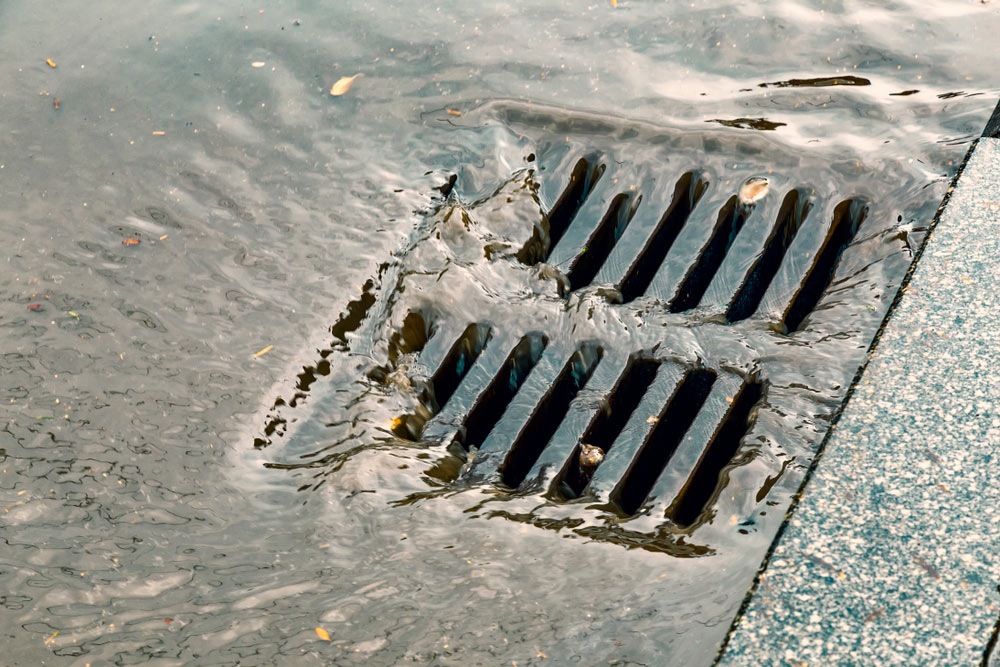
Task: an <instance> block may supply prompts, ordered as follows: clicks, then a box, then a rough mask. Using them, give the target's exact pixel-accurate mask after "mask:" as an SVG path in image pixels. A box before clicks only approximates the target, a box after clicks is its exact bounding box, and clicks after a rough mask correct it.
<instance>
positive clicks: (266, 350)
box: [253, 345, 274, 359]
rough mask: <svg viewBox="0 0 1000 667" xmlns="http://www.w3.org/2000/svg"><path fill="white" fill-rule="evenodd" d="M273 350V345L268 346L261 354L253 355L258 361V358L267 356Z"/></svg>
mask: <svg viewBox="0 0 1000 667" xmlns="http://www.w3.org/2000/svg"><path fill="white" fill-rule="evenodd" d="M273 349H274V346H273V345H268V346H267V347H265V348H264V349H263V350H261V351H260V352H258V353H257V354H255V355H253V358H254V359H256V358H257V357H261V356H263V355H265V354H267V353H268V352H270V351H271V350H273Z"/></svg>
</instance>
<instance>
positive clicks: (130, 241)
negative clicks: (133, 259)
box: [122, 239, 142, 245]
mask: <svg viewBox="0 0 1000 667" xmlns="http://www.w3.org/2000/svg"><path fill="white" fill-rule="evenodd" d="M140 243H142V239H124V240H123V241H122V245H139V244H140Z"/></svg>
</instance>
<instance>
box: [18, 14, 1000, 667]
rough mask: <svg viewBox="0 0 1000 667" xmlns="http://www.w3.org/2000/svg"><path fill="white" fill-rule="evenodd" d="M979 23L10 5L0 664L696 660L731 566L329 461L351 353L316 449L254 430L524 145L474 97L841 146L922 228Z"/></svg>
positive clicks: (805, 151)
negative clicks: (498, 512) (433, 223)
mask: <svg viewBox="0 0 1000 667" xmlns="http://www.w3.org/2000/svg"><path fill="white" fill-rule="evenodd" d="M998 27H1000V19H998V10H997V8H996V7H995V6H993V5H992V4H983V3H980V2H972V1H971V0H968V1H967V0H962V1H957V0H950V1H946V2H937V3H933V5H931V6H928V5H927V4H926V3H917V2H894V3H874V2H858V1H852V2H846V1H842V2H818V1H816V2H802V1H800V2H780V3H742V4H735V3H724V2H693V3H662V2H640V1H634V0H619V2H618V3H617V6H614V3H602V2H595V3H590V4H586V3H572V2H565V1H563V2H556V3H551V2H550V3H544V4H543V3H538V4H535V5H524V4H503V5H501V4H493V3H482V2H466V3H457V2H451V3H443V4H425V3H410V2H406V3H394V4H392V5H388V4H385V5H378V4H371V5H360V6H352V5H349V4H339V5H335V6H327V5H322V4H319V3H306V2H301V3H293V2H277V3H270V4H268V5H266V6H265V5H261V6H247V5H243V4H239V3H221V4H220V3H215V4H212V5H205V4H202V3H197V2H191V3H183V4H177V3H166V2H150V3H144V4H143V5H141V6H138V7H134V8H133V7H130V8H128V9H127V10H125V9H123V8H122V7H121V6H119V5H117V4H115V5H113V4H111V3H88V4H86V5H83V4H73V5H70V6H67V5H65V4H59V5H55V4H54V5H49V6H46V5H39V4H37V3H33V4H30V5H29V4H27V3H4V4H2V5H0V63H2V65H3V66H2V68H0V101H2V108H3V111H4V121H3V133H2V134H0V241H2V255H0V257H2V258H3V263H4V273H3V279H2V280H0V289H2V298H0V325H2V327H3V333H4V335H3V341H4V342H3V344H2V347H0V389H2V392H3V395H2V396H0V400H2V402H3V405H4V408H5V410H4V425H3V430H2V431H0V499H2V502H3V504H4V510H5V511H4V516H3V520H2V522H0V538H2V549H0V637H2V638H3V645H4V646H5V657H4V662H5V663H7V664H15V665H33V664H40V663H42V662H46V663H47V664H74V665H75V664H80V665H84V664H93V665H99V664H133V663H138V662H146V661H150V660H153V659H155V660H157V661H159V664H236V663H239V664H285V663H287V662H291V661H293V660H294V661H296V662H298V663H305V664H333V663H336V664H353V663H362V662H365V663H373V664H396V663H401V662H415V663H418V664H422V663H428V664H429V663H440V664H506V663H510V662H511V661H516V662H517V664H519V665H524V664H543V663H545V662H547V661H552V662H557V663H563V662H566V663H569V662H576V663H581V664H597V663H607V662H608V661H613V660H617V661H619V662H621V663H622V664H628V663H629V662H635V663H646V664H654V663H657V662H662V656H664V655H667V654H668V652H669V655H671V656H672V658H673V659H676V660H682V659H691V660H694V661H697V662H705V661H709V660H711V657H712V656H713V655H714V651H715V649H716V646H717V643H718V638H719V637H720V636H721V635H720V633H724V632H725V628H726V626H727V625H728V623H729V621H730V620H731V612H728V611H726V612H725V613H723V612H717V613H716V612H714V611H712V610H715V609H717V608H718V609H722V610H727V609H729V608H730V607H731V605H732V602H733V600H734V599H735V600H737V601H738V599H739V597H740V596H741V595H742V591H741V590H734V589H732V588H731V587H729V586H727V582H726V580H725V578H720V579H719V580H718V581H717V583H716V584H715V585H714V586H712V587H711V588H710V589H709V590H708V591H707V592H706V591H705V590H703V589H702V590H701V592H699V593H698V595H695V596H692V597H690V598H665V597H664V596H663V595H662V594H660V592H659V591H658V588H657V587H658V583H659V582H662V581H664V580H668V581H669V580H670V578H671V577H672V576H678V575H677V572H676V569H675V568H673V566H672V564H671V560H670V557H669V556H665V555H664V554H662V553H657V552H652V551H647V550H641V549H634V550H627V549H625V548H623V547H622V546H619V545H616V544H611V543H607V542H601V541H588V540H585V539H580V538H579V537H573V536H567V535H565V534H564V533H562V532H556V531H547V530H540V529H538V528H536V527H535V526H532V525H527V524H524V523H521V522H517V521H505V520H503V519H498V518H492V519H490V518H484V517H480V516H469V515H470V512H467V511H466V510H468V509H469V503H463V502H462V501H461V499H458V500H456V499H452V500H451V502H447V500H448V499H447V498H445V499H434V500H433V501H431V502H421V503H398V502H393V501H396V500H398V499H400V498H403V497H407V496H408V495H411V494H421V493H424V492H426V491H427V490H428V485H427V482H426V480H425V479H424V477H423V476H422V475H421V474H418V473H417V472H416V469H417V468H420V467H421V461H422V460H423V459H421V458H419V457H420V456H421V454H422V452H420V451H416V450H412V449H405V448H401V447H400V446H398V444H391V443H385V444H383V445H380V446H371V445H370V443H367V442H360V441H359V442H358V446H359V447H358V449H357V451H355V452H354V453H353V454H352V455H351V456H350V457H347V459H346V460H347V464H345V465H338V462H340V461H341V460H343V459H344V457H341V458H334V459H331V460H330V461H325V462H323V451H324V450H325V449H327V448H329V449H330V450H331V451H334V448H339V449H336V450H335V451H338V452H340V451H342V450H343V449H344V448H345V447H346V448H348V449H349V448H350V447H351V445H352V444H353V443H352V441H351V440H350V439H349V438H351V437H356V434H354V432H352V431H351V430H350V429H338V421H340V420H343V418H344V415H343V414H338V412H337V410H338V409H337V407H336V406H338V405H342V404H343V403H344V401H345V400H350V399H352V398H353V397H355V396H357V395H358V394H359V392H361V391H363V390H365V389H366V388H367V385H366V384H365V383H366V380H365V379H364V377H363V375H343V376H340V377H333V376H331V377H330V378H327V379H325V380H324V381H323V382H322V383H318V384H317V390H316V395H315V396H313V397H311V398H312V401H311V403H310V405H309V407H310V410H311V412H309V415H310V418H311V419H312V420H313V423H314V424H316V426H315V427H314V428H315V430H316V431H317V432H320V433H322V432H323V428H327V433H328V434H331V435H328V436H327V437H328V438H329V440H324V439H323V438H321V437H317V438H315V439H314V440H313V441H309V442H308V443H306V446H305V449H304V450H303V451H298V450H291V449H290V448H289V446H283V445H280V444H276V445H274V446H272V447H268V448H263V449H261V448H255V447H254V446H253V442H254V439H255V438H256V437H258V436H259V435H260V431H261V428H262V426H263V425H264V423H265V420H266V417H267V414H268V412H269V410H270V408H271V406H272V404H273V401H274V399H275V397H276V396H282V395H287V393H288V390H289V387H290V385H293V384H294V382H295V380H294V378H295V376H296V374H297V373H299V372H300V371H301V369H302V367H303V366H304V365H309V364H311V363H313V362H315V360H316V357H317V349H322V348H324V347H325V346H327V345H328V344H329V337H330V336H329V327H330V325H331V324H332V323H333V322H334V321H336V319H337V317H338V315H339V314H340V313H341V311H343V310H344V308H345V307H346V306H347V304H348V302H349V301H350V300H352V299H354V298H356V297H357V295H358V294H359V293H360V292H361V289H362V286H363V285H364V284H365V283H366V282H367V281H368V280H369V279H371V278H372V276H374V275H377V273H378V267H379V266H381V265H383V264H385V263H386V262H388V261H390V260H391V259H392V258H393V257H394V256H398V254H399V253H400V252H401V251H403V250H404V249H406V248H408V247H410V244H411V242H412V240H413V238H414V236H415V234H416V233H417V232H416V230H418V229H419V227H420V225H421V222H422V221H423V220H424V219H425V214H426V213H427V212H428V211H429V210H430V209H431V207H432V206H433V201H432V198H433V195H435V194H436V191H435V190H434V188H436V187H438V186H440V185H441V184H442V183H444V182H446V180H447V179H448V177H449V176H450V175H451V174H453V173H459V174H460V176H461V177H460V179H459V181H458V186H457V192H456V195H457V196H458V197H459V198H461V199H463V200H465V201H468V202H474V201H477V200H479V199H481V198H482V197H484V196H485V195H487V194H488V193H491V192H493V191H495V190H496V189H497V188H499V187H501V186H502V185H503V184H504V183H506V182H508V181H509V180H510V178H511V177H512V176H513V175H514V174H515V173H516V172H517V171H518V170H519V169H520V168H522V167H523V161H524V158H525V147H524V144H523V142H522V141H521V137H520V136H519V135H518V133H517V132H512V131H511V129H510V126H509V125H505V124H504V123H502V122H497V120H496V119H497V118H502V114H496V113H492V112H491V111H490V109H496V108H498V107H500V108H503V107H504V105H507V106H508V107H509V106H511V105H516V104H521V103H525V102H531V103H533V104H537V105H545V106H546V107H549V108H558V109H562V110H564V111H565V112H567V113H577V112H581V113H587V114H590V115H592V116H593V115H597V116H601V117H604V118H607V119H609V121H610V122H613V123H619V124H621V125H622V126H626V125H628V124H637V123H638V124H645V125H646V126H657V127H662V128H666V129H669V131H671V132H680V131H687V132H690V133H699V132H703V131H706V128H708V129H711V130H712V131H713V132H722V133H724V135H725V136H727V137H729V136H731V137H734V138H736V137H739V136H741V134H742V133H752V134H755V136H756V134H766V135H767V138H768V141H772V142H776V143H778V144H780V145H781V146H782V147H783V150H784V151H785V154H787V155H791V156H795V155H797V154H801V155H804V156H805V155H810V154H812V152H815V151H824V152H825V153H824V154H832V155H837V156H839V158H846V157H847V156H849V157H850V158H851V161H852V162H854V163H855V164H857V165H859V166H858V169H860V170H862V173H861V174H860V175H859V176H858V177H857V178H858V179H859V180H862V179H863V177H864V174H865V173H870V174H877V175H878V179H875V180H874V182H873V184H872V185H871V189H872V191H873V193H875V194H878V195H881V196H884V197H886V198H889V200H890V201H889V202H888V203H887V206H889V207H890V208H892V207H895V208H898V209H899V210H900V214H901V215H903V216H904V218H906V219H908V220H910V219H912V222H913V223H914V226H915V228H917V229H919V228H920V227H921V226H922V225H925V224H926V223H927V222H929V216H930V215H932V214H933V205H930V207H929V209H928V204H927V202H928V201H931V202H933V201H935V200H939V199H940V197H941V195H943V193H944V190H945V189H946V187H947V182H948V180H949V178H950V177H951V175H952V174H953V173H954V171H955V169H956V168H957V165H958V164H959V162H960V161H961V158H962V156H963V154H964V152H965V150H966V149H967V147H968V144H969V142H970V141H971V140H972V139H973V138H974V137H975V136H977V135H978V133H979V131H980V130H981V128H982V126H983V124H984V123H985V121H986V119H987V117H988V116H989V113H990V111H991V109H992V107H993V104H994V102H995V99H996V94H997V87H996V83H995V81H994V80H993V78H992V77H993V68H992V63H991V61H990V60H989V58H986V57H984V54H986V53H988V52H989V48H990V47H991V46H992V41H991V40H990V35H992V34H996V32H997V28H998ZM46 59H51V60H52V62H53V63H54V64H55V65H56V67H55V68H53V67H51V66H49V65H48V64H47V63H46V62H45V61H46ZM255 63H263V65H262V66H254V64H255ZM358 72H361V73H363V74H364V76H363V77H361V78H359V79H357V80H355V82H354V84H353V85H352V87H351V89H350V90H349V91H348V93H347V94H345V95H343V96H339V97H331V96H330V95H329V93H328V91H329V89H330V87H331V86H332V85H333V84H334V82H336V81H337V80H338V79H339V78H341V77H342V76H348V75H353V74H355V73H358ZM847 76H852V77H858V78H859V79H863V80H865V81H866V82H867V85H858V86H834V87H829V86H827V87H813V86H807V87H803V86H788V85H775V84H778V83H781V82H789V81H793V80H805V79H821V78H834V77H847ZM763 84H766V85H763ZM56 99H58V100H59V103H58V105H56V104H55V103H54V102H55V100H56ZM57 106H58V108H56V107H57ZM448 109H451V110H453V111H457V112H460V113H461V114H462V115H461V116H458V115H455V114H449V113H448V112H447V110H448ZM719 121H722V122H719ZM751 121H752V122H751ZM769 127H770V128H771V129H767V128H769ZM897 163H898V164H899V165H900V166H899V170H898V171H896V172H893V170H892V168H891V167H892V165H895V164H897ZM865 165H877V166H878V168H873V169H872V170H871V171H870V172H865V171H864V169H865ZM894 173H895V174H897V178H898V180H899V181H903V182H905V183H906V187H905V188H902V190H901V189H899V188H898V187H896V185H898V184H894V183H893V182H892V181H893V174H894ZM901 192H904V193H906V197H909V196H913V193H914V192H916V193H920V192H924V193H925V195H924V196H923V197H922V198H919V202H920V203H919V205H915V204H912V203H911V202H910V201H909V200H908V199H907V198H906V197H903V196H902V195H901V194H900V193H901ZM893 197H896V198H898V200H897V201H892V198H893ZM914 201H916V200H914ZM129 238H138V239H139V240H140V241H141V243H140V244H139V245H134V246H126V245H123V244H122V241H123V240H124V239H129ZM35 304H38V308H37V309H34V308H31V307H33V306H34V305H35ZM29 308H31V309H29ZM271 346H273V347H271ZM268 348H269V349H268ZM265 349H267V352H265V353H264V354H260V355H258V354H257V353H259V352H261V351H262V350H265ZM320 384H321V385H322V386H321V387H320V386H319V385H320ZM338 396H339V397H340V398H339V399H338ZM338 400H340V402H339V403H338ZM386 400H387V402H388V403H390V404H392V402H393V401H398V400H400V399H399V398H398V397H394V396H392V395H390V396H388V398H387V399H386ZM324 406H327V407H326V408H324ZM324 409H326V412H324ZM386 411H387V412H388V411H389V410H388V408H387V409H386ZM326 424H331V426H329V427H326V426H325V425H326ZM342 431H343V435H342V436H341V435H340V434H341V432H342ZM332 434H337V437H334V436H333V435H332ZM338 438H341V439H343V438H348V439H347V440H346V441H345V442H339V441H338ZM297 442H299V444H301V442H302V441H301V440H299V441H297ZM316 443H319V444H316ZM362 445H363V446H362ZM282 447H284V449H283V448H282ZM296 458H298V459H299V460H308V461H309V462H316V461H321V463H320V464H318V465H314V466H313V467H310V468H307V469H303V468H301V467H295V466H287V465H284V464H287V463H288V462H289V461H292V460H295V459H296ZM276 463H277V464H279V465H275V464H276ZM324 466H325V467H324ZM317 475H319V476H320V477H317ZM317 479H320V480H325V482H326V483H324V484H317ZM567 538H568V539H567ZM691 562H692V563H694V564H693V565H690V566H686V569H685V570H684V573H683V576H685V577H688V576H690V577H697V576H698V575H699V573H698V569H699V568H702V569H703V574H704V576H708V577H712V576H713V569H712V564H711V559H691ZM720 598H725V599H726V600H727V602H726V603H719V602H718V599H720ZM706 610H709V611H706ZM691 616H694V617H697V618H698V623H699V624H701V625H702V626H704V627H705V628H707V630H706V631H705V632H693V633H691V634H689V635H687V636H686V637H685V636H683V635H682V636H679V637H677V636H671V634H670V632H669V631H666V630H664V628H670V627H680V626H678V625H677V624H676V622H677V619H681V618H686V617H691ZM703 616H704V618H703ZM316 627H322V628H324V629H326V630H327V631H328V632H329V633H330V634H331V641H330V642H325V641H322V640H319V638H318V637H317V635H316V633H315V628H316Z"/></svg>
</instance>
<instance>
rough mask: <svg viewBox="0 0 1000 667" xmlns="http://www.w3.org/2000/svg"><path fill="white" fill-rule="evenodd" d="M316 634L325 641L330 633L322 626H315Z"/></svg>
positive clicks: (328, 639) (328, 638)
mask: <svg viewBox="0 0 1000 667" xmlns="http://www.w3.org/2000/svg"><path fill="white" fill-rule="evenodd" d="M316 636H317V637H319V638H320V639H322V640H323V641H325V642H328V641H330V633H329V632H327V631H326V630H324V629H323V628H316Z"/></svg>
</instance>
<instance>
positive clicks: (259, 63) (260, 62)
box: [250, 60, 267, 69]
mask: <svg viewBox="0 0 1000 667" xmlns="http://www.w3.org/2000/svg"><path fill="white" fill-rule="evenodd" d="M266 64H267V63H265V62H264V61H263V60H256V61H254V62H252V63H250V67H256V68H258V69H260V68H261V67H263V66H264V65H266Z"/></svg>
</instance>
